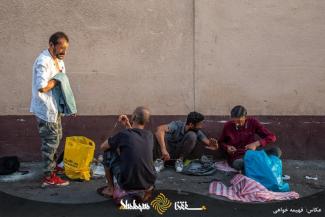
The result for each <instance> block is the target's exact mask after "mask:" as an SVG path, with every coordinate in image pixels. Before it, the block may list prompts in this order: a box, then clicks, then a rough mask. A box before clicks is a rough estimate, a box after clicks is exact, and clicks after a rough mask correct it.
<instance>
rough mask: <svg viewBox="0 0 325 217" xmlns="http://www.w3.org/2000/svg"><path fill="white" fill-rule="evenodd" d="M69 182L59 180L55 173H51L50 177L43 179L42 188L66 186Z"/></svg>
mask: <svg viewBox="0 0 325 217" xmlns="http://www.w3.org/2000/svg"><path fill="white" fill-rule="evenodd" d="M69 184H70V182H69V181H67V180H63V179H61V178H60V177H59V176H57V175H56V173H51V175H50V176H47V177H45V178H44V179H43V183H42V187H43V188H44V187H46V186H67V185H69Z"/></svg>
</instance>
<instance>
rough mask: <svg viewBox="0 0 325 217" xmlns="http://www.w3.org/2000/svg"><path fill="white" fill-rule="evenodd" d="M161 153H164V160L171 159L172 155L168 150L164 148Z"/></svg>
mask: <svg viewBox="0 0 325 217" xmlns="http://www.w3.org/2000/svg"><path fill="white" fill-rule="evenodd" d="M161 155H162V157H161V158H162V160H164V161H166V160H170V156H169V153H168V151H167V150H162V151H161Z"/></svg>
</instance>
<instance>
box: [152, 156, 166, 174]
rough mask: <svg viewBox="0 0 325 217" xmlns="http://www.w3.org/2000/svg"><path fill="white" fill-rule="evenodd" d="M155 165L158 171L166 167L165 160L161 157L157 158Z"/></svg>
mask: <svg viewBox="0 0 325 217" xmlns="http://www.w3.org/2000/svg"><path fill="white" fill-rule="evenodd" d="M154 167H155V170H156V172H157V173H159V172H160V171H161V170H162V169H164V161H163V160H161V159H157V160H155V162H154Z"/></svg>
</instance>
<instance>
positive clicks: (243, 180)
mask: <svg viewBox="0 0 325 217" xmlns="http://www.w3.org/2000/svg"><path fill="white" fill-rule="evenodd" d="M219 166H220V167H219V169H221V164H219ZM222 167H223V168H222V169H223V170H224V171H226V170H228V171H229V170H231V167H229V166H227V165H225V164H223V165H222ZM230 183H231V186H229V187H227V186H226V185H224V184H223V183H222V182H219V181H213V182H212V183H210V187H209V193H210V194H214V195H218V196H224V197H226V198H228V199H230V200H235V201H241V202H265V201H272V200H290V199H297V198H299V194H298V193H296V192H293V191H291V192H273V191H269V190H267V189H266V188H265V187H264V186H263V185H261V184H260V183H258V182H256V181H255V180H253V179H250V178H248V177H246V176H244V175H242V174H237V175H235V176H234V178H233V179H232V180H231V181H230Z"/></svg>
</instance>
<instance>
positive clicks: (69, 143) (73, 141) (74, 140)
mask: <svg viewBox="0 0 325 217" xmlns="http://www.w3.org/2000/svg"><path fill="white" fill-rule="evenodd" d="M94 152H95V142H93V141H92V140H90V139H88V138H86V137H84V136H71V137H67V138H66V141H65V148H64V170H65V174H66V176H67V177H69V178H70V179H82V180H86V181H89V180H90V164H91V162H92V160H93V158H94Z"/></svg>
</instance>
